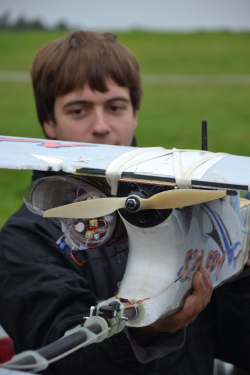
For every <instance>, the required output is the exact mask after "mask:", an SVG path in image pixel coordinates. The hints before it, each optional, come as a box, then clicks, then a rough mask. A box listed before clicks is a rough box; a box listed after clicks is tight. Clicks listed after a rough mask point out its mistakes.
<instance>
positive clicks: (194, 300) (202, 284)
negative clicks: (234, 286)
mask: <svg viewBox="0 0 250 375" xmlns="http://www.w3.org/2000/svg"><path fill="white" fill-rule="evenodd" d="M249 265H250V264H249ZM212 291H213V285H212V282H211V279H210V275H209V273H208V272H207V271H206V270H205V268H204V267H200V269H199V271H197V272H195V274H194V277H193V293H192V294H191V295H190V296H188V297H187V298H186V300H185V304H184V306H183V307H182V308H181V309H180V310H179V311H177V312H176V313H175V314H173V315H170V316H168V317H166V318H163V319H160V320H158V321H157V322H155V323H153V324H151V325H149V326H146V327H140V328H133V327H130V328H129V331H130V333H131V335H132V336H133V337H134V339H135V340H136V341H137V343H138V344H139V345H141V346H146V345H148V344H149V343H150V341H152V340H153V339H154V338H155V337H156V336H157V335H158V334H159V333H161V332H171V333H175V332H177V331H178V330H179V329H183V328H186V327H187V326H188V325H189V324H190V323H192V322H193V321H194V320H195V319H196V317H197V316H198V314H199V313H200V312H201V311H202V310H203V309H204V308H205V307H206V306H207V304H208V303H209V301H210V298H211V295H212Z"/></svg>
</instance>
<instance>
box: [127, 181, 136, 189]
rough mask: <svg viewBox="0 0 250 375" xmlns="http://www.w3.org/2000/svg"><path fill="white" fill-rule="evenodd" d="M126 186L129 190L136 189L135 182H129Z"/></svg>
mask: <svg viewBox="0 0 250 375" xmlns="http://www.w3.org/2000/svg"><path fill="white" fill-rule="evenodd" d="M128 187H129V189H130V190H135V189H136V184H134V183H133V182H131V183H130V184H129V186H128Z"/></svg>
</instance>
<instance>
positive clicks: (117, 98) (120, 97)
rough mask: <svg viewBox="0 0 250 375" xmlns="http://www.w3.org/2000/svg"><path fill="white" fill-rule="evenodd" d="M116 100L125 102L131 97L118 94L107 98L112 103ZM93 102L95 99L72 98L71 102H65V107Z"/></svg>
mask: <svg viewBox="0 0 250 375" xmlns="http://www.w3.org/2000/svg"><path fill="white" fill-rule="evenodd" d="M115 101H123V102H125V103H129V102H130V100H129V99H127V98H124V97H123V96H116V97H114V98H111V99H109V100H107V101H106V103H112V102H115ZM92 103H93V101H91V100H72V101H71V102H68V103H66V104H64V106H63V109H67V108H70V107H71V106H72V105H76V104H92Z"/></svg>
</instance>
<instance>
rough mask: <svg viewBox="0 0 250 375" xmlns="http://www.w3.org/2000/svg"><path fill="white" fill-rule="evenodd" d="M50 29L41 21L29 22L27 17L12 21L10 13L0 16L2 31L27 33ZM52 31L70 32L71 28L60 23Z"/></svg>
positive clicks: (62, 22)
mask: <svg viewBox="0 0 250 375" xmlns="http://www.w3.org/2000/svg"><path fill="white" fill-rule="evenodd" d="M47 29H48V27H47V26H45V25H44V23H43V22H42V21H41V20H39V19H33V20H27V19H26V18H25V16H20V17H18V18H17V19H16V20H15V21H11V20H10V13H9V12H6V13H4V14H2V15H0V31H5V30H15V31H26V30H47ZM49 29H50V30H51V29H53V30H68V29H69V27H68V25H67V24H66V23H65V22H64V21H60V22H58V23H57V24H56V25H55V26H54V27H53V28H49Z"/></svg>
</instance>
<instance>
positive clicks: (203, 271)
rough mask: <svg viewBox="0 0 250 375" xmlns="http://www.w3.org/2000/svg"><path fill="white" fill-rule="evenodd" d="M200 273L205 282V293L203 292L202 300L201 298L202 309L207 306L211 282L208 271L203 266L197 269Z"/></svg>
mask: <svg viewBox="0 0 250 375" xmlns="http://www.w3.org/2000/svg"><path fill="white" fill-rule="evenodd" d="M199 271H200V272H201V274H202V279H203V282H204V284H205V293H204V300H203V306H202V307H203V309H204V308H205V307H206V306H207V304H208V303H209V302H210V299H211V296H212V293H213V283H212V281H211V278H210V274H209V272H207V270H206V269H205V268H204V267H201V268H200V270H199Z"/></svg>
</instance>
